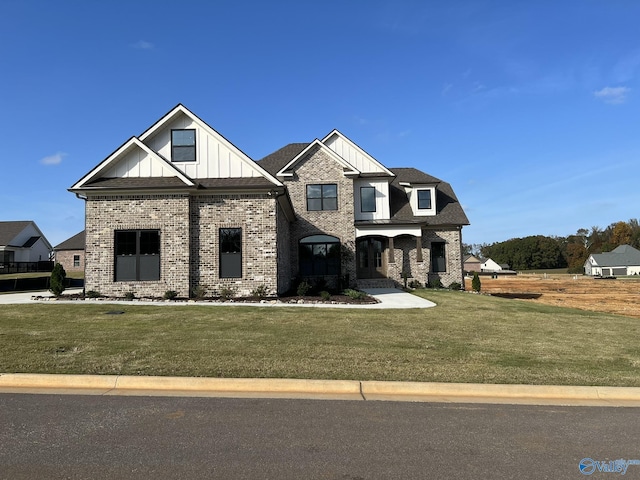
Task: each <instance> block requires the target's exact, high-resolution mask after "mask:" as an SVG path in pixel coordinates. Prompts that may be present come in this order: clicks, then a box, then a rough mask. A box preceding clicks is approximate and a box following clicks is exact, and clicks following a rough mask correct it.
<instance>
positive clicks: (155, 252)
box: [74, 230, 160, 282]
mask: <svg viewBox="0 0 640 480" xmlns="http://www.w3.org/2000/svg"><path fill="white" fill-rule="evenodd" d="M115 253H116V267H115V268H116V271H115V281H116V282H125V281H153V280H160V231H159V230H120V231H116V232H115ZM74 261H75V260H74Z"/></svg>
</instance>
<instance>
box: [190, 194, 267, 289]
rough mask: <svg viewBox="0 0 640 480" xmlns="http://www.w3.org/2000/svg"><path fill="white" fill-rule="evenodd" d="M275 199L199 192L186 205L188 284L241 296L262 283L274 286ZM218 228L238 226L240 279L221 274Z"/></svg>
mask: <svg viewBox="0 0 640 480" xmlns="http://www.w3.org/2000/svg"><path fill="white" fill-rule="evenodd" d="M276 205H277V202H276V200H275V198H274V197H271V196H268V195H267V194H246V195H245V194H243V195H198V196H194V197H193V198H192V204H191V212H190V215H191V239H192V243H191V287H192V289H193V288H195V287H198V286H202V287H205V288H206V292H207V295H218V294H219V293H220V291H221V289H223V288H231V289H232V290H233V291H234V293H235V295H241V296H246V295H249V294H250V293H251V291H252V290H254V289H255V288H256V287H260V286H262V285H264V286H265V287H266V288H267V289H268V291H269V293H276V292H277V290H278V261H277V235H276V226H277V213H276ZM220 228H241V229H242V278H220V274H219V272H220V248H219V229H220Z"/></svg>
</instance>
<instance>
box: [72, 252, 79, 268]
mask: <svg viewBox="0 0 640 480" xmlns="http://www.w3.org/2000/svg"><path fill="white" fill-rule="evenodd" d="M73 266H74V267H79V266H80V255H74V256H73Z"/></svg>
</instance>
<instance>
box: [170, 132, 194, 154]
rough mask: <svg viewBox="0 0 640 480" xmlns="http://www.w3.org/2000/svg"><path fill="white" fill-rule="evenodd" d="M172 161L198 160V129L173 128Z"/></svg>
mask: <svg viewBox="0 0 640 480" xmlns="http://www.w3.org/2000/svg"><path fill="white" fill-rule="evenodd" d="M171 161H173V162H195V161H196V131H195V130H194V129H186V130H171Z"/></svg>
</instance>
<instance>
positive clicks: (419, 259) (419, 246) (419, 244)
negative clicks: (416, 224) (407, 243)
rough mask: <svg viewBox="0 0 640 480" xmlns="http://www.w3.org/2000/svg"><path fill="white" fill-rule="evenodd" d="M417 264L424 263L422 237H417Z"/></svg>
mask: <svg viewBox="0 0 640 480" xmlns="http://www.w3.org/2000/svg"><path fill="white" fill-rule="evenodd" d="M416 262H422V237H416Z"/></svg>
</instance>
